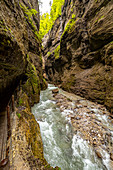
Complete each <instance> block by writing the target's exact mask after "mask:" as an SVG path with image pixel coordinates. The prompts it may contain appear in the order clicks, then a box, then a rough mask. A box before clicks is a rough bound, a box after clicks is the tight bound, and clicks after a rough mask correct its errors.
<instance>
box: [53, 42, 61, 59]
mask: <svg viewBox="0 0 113 170" xmlns="http://www.w3.org/2000/svg"><path fill="white" fill-rule="evenodd" d="M59 54H60V45H58V46H57V48H56V49H55V50H54V57H55V59H58V58H59Z"/></svg>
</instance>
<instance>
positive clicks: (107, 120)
mask: <svg viewBox="0 0 113 170" xmlns="http://www.w3.org/2000/svg"><path fill="white" fill-rule="evenodd" d="M53 97H54V98H55V101H56V104H57V106H58V107H59V108H60V110H61V112H63V111H64V112H65V113H67V116H68V117H69V118H70V119H71V123H72V127H73V132H74V134H79V135H80V136H81V138H82V139H84V140H86V141H87V142H88V144H89V145H90V146H92V147H93V149H94V151H95V153H96V154H97V156H98V158H99V159H101V160H102V162H103V164H104V165H105V166H106V168H107V169H110V170H111V169H113V147H112V146H113V127H112V125H113V117H112V115H111V114H110V113H109V112H108V111H107V109H106V108H105V107H104V106H103V105H100V104H97V103H93V102H90V101H89V100H86V99H84V98H81V97H79V96H76V95H74V94H71V93H67V92H65V91H62V90H59V92H58V90H55V91H54V90H53Z"/></svg>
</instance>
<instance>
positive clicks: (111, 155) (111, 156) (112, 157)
mask: <svg viewBox="0 0 113 170" xmlns="http://www.w3.org/2000/svg"><path fill="white" fill-rule="evenodd" d="M110 159H111V160H112V161H113V152H112V153H110Z"/></svg>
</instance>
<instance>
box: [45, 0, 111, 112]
mask: <svg viewBox="0 0 113 170" xmlns="http://www.w3.org/2000/svg"><path fill="white" fill-rule="evenodd" d="M43 46H44V57H45V60H46V61H45V63H46V64H45V70H46V73H47V75H48V79H49V81H50V82H51V83H54V84H57V85H60V87H61V88H63V89H64V90H66V91H68V92H73V93H74V94H77V95H80V96H82V97H85V98H87V99H90V100H92V101H95V102H98V103H101V104H104V105H105V106H106V107H107V108H108V109H109V110H110V111H111V112H113V88H112V86H113V64H112V57H113V2H112V0H110V1H109V0H102V1H99V0H97V1H96V0H83V1H80V0H76V1H74V0H72V1H65V3H64V6H63V7H62V14H61V16H60V17H59V18H58V19H57V20H56V21H55V23H54V25H53V27H52V29H51V30H50V31H49V33H48V34H47V35H46V36H45V37H44V39H43Z"/></svg>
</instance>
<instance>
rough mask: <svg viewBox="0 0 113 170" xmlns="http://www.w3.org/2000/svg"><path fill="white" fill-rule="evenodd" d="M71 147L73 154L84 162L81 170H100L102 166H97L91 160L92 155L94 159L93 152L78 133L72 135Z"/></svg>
mask: <svg viewBox="0 0 113 170" xmlns="http://www.w3.org/2000/svg"><path fill="white" fill-rule="evenodd" d="M72 149H73V155H74V156H75V157H79V158H81V159H82V161H83V163H84V167H83V170H102V168H100V167H98V164H96V163H94V162H92V160H91V157H92V156H93V157H94V159H96V158H95V156H94V152H93V150H92V149H91V148H90V147H89V146H88V143H87V142H86V141H84V140H83V139H82V138H81V137H80V136H79V135H74V136H73V139H72ZM95 161H96V160H95Z"/></svg>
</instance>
